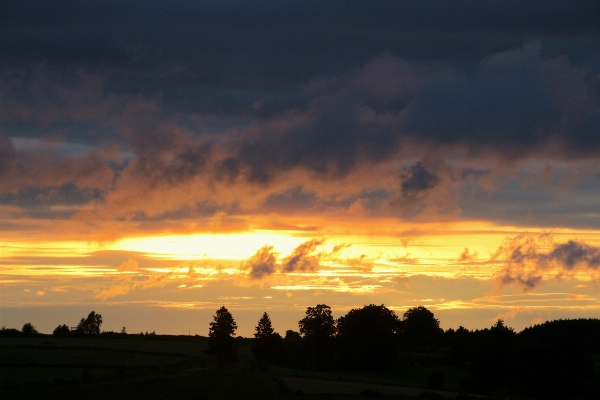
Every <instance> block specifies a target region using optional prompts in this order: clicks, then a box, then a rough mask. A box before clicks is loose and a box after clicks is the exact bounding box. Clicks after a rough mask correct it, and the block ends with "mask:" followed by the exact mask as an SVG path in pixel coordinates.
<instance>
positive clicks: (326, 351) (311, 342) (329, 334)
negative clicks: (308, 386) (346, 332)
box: [298, 304, 337, 368]
mask: <svg viewBox="0 0 600 400" xmlns="http://www.w3.org/2000/svg"><path fill="white" fill-rule="evenodd" d="M298 326H299V327H300V334H302V335H303V337H304V341H305V345H306V348H307V351H308V353H309V355H310V356H311V358H312V362H313V363H314V364H315V365H316V366H317V367H318V368H323V367H326V366H328V365H329V364H331V362H332V361H333V354H334V346H333V339H334V336H335V334H336V332H337V329H336V326H335V320H334V319H333V316H332V315H331V307H329V306H328V305H326V304H317V306H316V307H308V308H307V309H306V317H304V318H302V319H301V320H300V321H298Z"/></svg>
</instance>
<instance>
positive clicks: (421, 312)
mask: <svg viewBox="0 0 600 400" xmlns="http://www.w3.org/2000/svg"><path fill="white" fill-rule="evenodd" d="M298 327H299V331H298V332H296V331H292V330H288V331H286V332H285V335H284V336H281V335H280V334H278V333H277V332H275V331H274V330H273V327H272V323H271V320H270V317H269V315H268V314H267V313H266V312H265V313H264V314H263V316H262V317H261V319H260V320H259V321H258V323H257V325H256V330H255V333H254V337H255V340H254V342H253V344H252V352H253V356H254V358H255V359H256V360H258V361H262V362H270V363H275V364H279V365H285V366H290V367H295V368H316V369H329V368H343V369H352V370H364V371H383V370H386V369H390V368H394V367H395V368H406V367H410V366H407V365H406V364H405V363H404V362H403V359H402V356H403V355H405V354H416V353H421V354H423V353H426V354H438V355H440V354H441V358H440V359H439V364H438V366H446V367H452V366H453V367H457V368H462V369H466V371H467V377H466V378H465V379H464V380H463V381H462V383H461V390H463V391H464V392H469V393H481V394H483V393H505V394H511V395H517V396H526V397H528V398H535V399H569V398H590V399H591V398H597V397H596V396H597V394H598V392H599V390H600V384H599V382H600V379H599V376H598V373H597V372H596V370H595V366H594V362H593V359H592V355H598V354H600V320H597V319H578V320H559V321H552V322H546V323H544V324H541V325H535V326H533V327H530V328H527V329H525V330H523V331H522V332H520V333H516V332H515V331H514V329H512V328H510V327H507V326H506V325H505V324H504V321H502V320H498V321H497V322H496V323H495V324H494V325H492V326H491V327H490V328H486V329H481V330H468V329H465V328H463V327H462V326H461V327H459V328H458V329H457V330H454V329H448V330H447V331H443V330H442V329H441V328H440V326H439V321H438V320H437V319H436V318H435V316H434V314H433V313H432V312H431V311H429V310H428V309H426V308H425V307H422V306H419V307H415V308H411V309H409V310H408V311H406V312H405V313H404V314H403V316H402V318H399V317H398V316H397V315H396V314H395V313H394V311H392V310H390V309H388V308H386V307H385V306H383V305H374V304H371V305H368V306H364V307H362V308H358V309H352V310H350V312H348V313H347V314H346V315H344V316H342V317H340V318H338V319H337V320H336V319H334V318H333V316H332V313H331V308H330V307H329V306H327V305H325V304H318V305H317V306H316V307H308V308H307V310H306V315H305V317H304V318H303V319H301V320H300V321H298ZM236 328H237V325H235V321H234V319H233V317H232V316H231V314H230V313H229V312H228V311H227V309H226V308H225V307H222V308H221V309H220V310H219V311H217V314H216V315H215V317H214V321H213V322H212V323H211V327H210V330H209V343H210V347H209V351H210V352H211V353H212V354H214V355H216V356H218V357H219V361H220V362H223V361H227V360H228V361H232V360H235V355H236V350H237V349H236V341H235V340H234V339H233V336H234V332H235V329H236ZM443 380H444V376H443V374H442V373H441V372H439V373H435V374H432V375H431V376H430V382H429V384H430V387H431V388H432V389H439V388H441V387H442V384H443Z"/></svg>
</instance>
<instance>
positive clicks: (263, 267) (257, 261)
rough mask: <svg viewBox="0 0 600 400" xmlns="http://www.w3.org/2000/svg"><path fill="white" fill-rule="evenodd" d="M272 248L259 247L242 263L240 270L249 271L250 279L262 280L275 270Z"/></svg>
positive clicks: (275, 259) (275, 262)
mask: <svg viewBox="0 0 600 400" xmlns="http://www.w3.org/2000/svg"><path fill="white" fill-rule="evenodd" d="M278 255H279V253H277V252H275V251H273V246H263V247H261V248H260V249H259V250H258V251H257V252H256V253H255V254H254V255H253V256H252V257H250V258H249V259H248V260H246V261H244V262H243V263H242V269H249V270H250V273H249V275H250V279H262V278H264V277H265V276H267V275H271V274H273V273H275V271H276V270H277V256H278Z"/></svg>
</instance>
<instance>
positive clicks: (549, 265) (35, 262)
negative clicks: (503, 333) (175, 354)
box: [0, 0, 600, 336]
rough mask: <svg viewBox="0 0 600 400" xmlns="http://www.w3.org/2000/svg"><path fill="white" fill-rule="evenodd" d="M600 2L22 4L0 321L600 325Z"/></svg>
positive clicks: (10, 48) (4, 17)
mask: <svg viewBox="0 0 600 400" xmlns="http://www.w3.org/2000/svg"><path fill="white" fill-rule="evenodd" d="M599 20H600V4H599V3H598V2H596V1H594V0H572V1H558V0H544V1H541V0H540V1H527V0H519V1H513V0H505V1H494V2H482V1H475V0H453V1H447V0H427V1H410V0H407V1H378V0H373V1H369V2H364V1H353V0H346V1H341V0H332V1H328V2H322V1H311V0H306V1H301V2H297V1H289V0H277V1H275V0H271V1H216V0H215V1H203V0H196V1H186V0H173V1H158V0H148V1H144V2H140V1H133V0H119V1H110V0H106V1H94V0H90V1H85V2H81V1H74V0H70V1H69V0H57V1H53V2H47V1H30V0H19V1H12V0H8V1H4V2H2V4H1V5H0V109H1V111H0V325H2V326H7V327H15V328H18V329H19V328H20V327H21V326H22V324H24V323H25V322H31V323H33V324H34V325H35V326H37V328H38V330H40V331H41V332H45V333H50V332H52V330H53V329H54V328H55V327H56V326H57V325H59V324H67V325H69V326H75V325H76V324H77V322H78V321H79V319H80V318H82V317H85V316H87V314H88V313H89V312H90V311H92V310H93V311H95V312H96V313H99V314H101V315H102V316H103V321H104V323H103V326H102V328H103V329H104V330H115V331H120V330H121V328H122V327H126V329H127V331H128V332H130V333H135V332H140V331H150V332H151V331H156V333H163V334H199V335H207V334H208V324H209V322H210V321H211V320H212V316H213V315H214V313H215V311H216V310H217V309H218V308H219V307H221V306H222V305H225V306H226V307H227V308H228V309H229V311H230V312H231V313H232V314H233V317H234V318H235V320H236V321H237V324H238V331H237V333H238V334H239V335H241V336H251V335H252V333H253V332H254V327H255V326H256V324H257V322H258V320H259V318H260V317H261V315H262V313H263V312H268V313H269V315H270V316H271V319H272V321H273V325H274V328H275V329H276V330H277V331H279V332H280V333H284V332H285V330H288V329H294V330H297V329H298V325H297V322H298V321H299V320H300V319H301V318H303V316H304V312H305V310H306V308H307V307H309V306H315V305H316V304H327V305H329V306H330V307H331V308H332V311H333V314H334V317H336V318H337V317H340V316H342V315H344V314H345V313H346V312H348V311H349V310H350V309H352V308H358V307H362V306H364V305H367V304H384V305H385V306H387V307H389V308H391V309H393V310H394V311H395V312H396V313H397V314H398V315H399V316H402V314H403V313H404V312H405V311H406V310H407V309H408V308H411V307H416V306H418V305H423V306H425V307H427V308H428V309H430V310H431V311H432V312H433V313H434V314H435V316H436V318H438V319H439V320H440V325H441V327H442V328H444V329H448V328H454V329H456V328H458V327H459V326H461V325H462V326H464V327H466V328H468V329H479V328H484V327H489V326H491V325H492V324H493V322H494V321H495V320H497V319H499V318H501V319H504V320H505V322H506V324H507V325H508V326H512V327H514V328H515V329H517V330H520V329H523V328H525V327H527V326H530V325H532V324H537V323H541V322H543V321H546V320H553V319H559V318H599V317H600V292H599V287H598V282H597V281H598V278H599V277H600V201H599V200H600V163H599V160H600V24H598V21H599Z"/></svg>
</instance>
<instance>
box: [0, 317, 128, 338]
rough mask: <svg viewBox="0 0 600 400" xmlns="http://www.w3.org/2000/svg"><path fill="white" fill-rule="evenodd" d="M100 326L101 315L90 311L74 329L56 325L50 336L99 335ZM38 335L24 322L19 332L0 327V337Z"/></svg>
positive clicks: (33, 328) (64, 325)
mask: <svg viewBox="0 0 600 400" xmlns="http://www.w3.org/2000/svg"><path fill="white" fill-rule="evenodd" d="M101 325H102V315H100V314H96V313H95V312H94V311H92V312H91V313H89V314H88V316H87V318H81V320H80V321H79V323H78V324H77V326H76V327H75V328H74V329H71V328H70V327H69V326H68V325H67V324H63V325H58V326H57V327H56V328H54V331H53V332H52V335H54V336H58V337H64V336H91V335H98V334H100V326H101ZM123 329H125V328H123ZM38 333H39V332H38V330H37V328H36V327H35V326H34V325H33V324H32V323H31V322H26V323H25V324H23V327H22V328H21V331H19V330H17V329H10V328H6V327H2V329H1V330H0V336H20V335H25V336H34V335H37V334H38Z"/></svg>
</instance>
